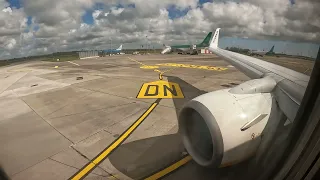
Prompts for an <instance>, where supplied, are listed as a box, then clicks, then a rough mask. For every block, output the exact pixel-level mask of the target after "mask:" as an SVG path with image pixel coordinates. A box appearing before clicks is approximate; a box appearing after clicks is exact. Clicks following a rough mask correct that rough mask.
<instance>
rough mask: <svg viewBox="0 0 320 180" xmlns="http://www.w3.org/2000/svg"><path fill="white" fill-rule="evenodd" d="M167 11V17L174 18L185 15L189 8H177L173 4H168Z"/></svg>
mask: <svg viewBox="0 0 320 180" xmlns="http://www.w3.org/2000/svg"><path fill="white" fill-rule="evenodd" d="M167 10H168V12H169V18H170V19H175V18H179V17H182V16H185V15H186V14H187V13H188V11H189V10H190V8H186V9H183V10H181V9H178V8H177V7H176V6H175V5H172V6H169V7H168V8H167Z"/></svg>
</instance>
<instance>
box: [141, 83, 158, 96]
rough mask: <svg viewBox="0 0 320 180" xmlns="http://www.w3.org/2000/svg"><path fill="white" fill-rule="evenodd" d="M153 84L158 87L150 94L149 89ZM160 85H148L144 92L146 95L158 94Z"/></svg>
mask: <svg viewBox="0 0 320 180" xmlns="http://www.w3.org/2000/svg"><path fill="white" fill-rule="evenodd" d="M151 86H154V87H156V92H155V93H154V94H149V89H150V87H151ZM158 91H159V86H158V85H148V87H147V90H146V92H145V93H144V96H156V95H158Z"/></svg>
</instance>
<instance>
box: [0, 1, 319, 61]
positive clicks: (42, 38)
mask: <svg viewBox="0 0 320 180" xmlns="http://www.w3.org/2000/svg"><path fill="white" fill-rule="evenodd" d="M96 3H102V4H104V5H103V6H101V7H100V8H99V10H95V9H93V13H92V17H93V19H94V22H93V24H92V25H88V24H84V23H83V22H82V16H83V15H84V14H85V12H86V10H88V9H92V8H93V7H94V5H95V4H96ZM119 4H121V6H119ZM133 4H134V6H133ZM8 6H9V4H8V3H7V2H6V1H4V0H0V10H2V11H0V43H1V47H3V48H4V49H6V53H3V52H1V50H0V55H1V54H2V56H3V57H0V59H1V58H7V57H12V56H14V55H15V56H23V55H31V54H36V53H45V52H46V53H50V52H53V51H64V50H76V49H82V48H85V49H90V48H92V49H100V48H108V47H109V41H110V40H109V39H110V37H112V39H113V43H132V44H133V45H135V46H136V47H140V45H141V44H145V43H146V38H145V37H146V36H148V40H149V41H150V42H153V43H159V44H160V46H161V44H163V43H186V42H187V43H189V42H194V40H195V39H202V38H203V36H204V35H205V34H206V33H208V32H209V31H213V30H215V28H217V27H220V28H223V31H222V32H223V35H227V36H238V37H246V38H257V39H284V40H293V41H312V42H320V34H319V33H320V31H319V30H320V18H319V17H320V11H319V9H320V2H316V1H314V0H304V1H303V0H296V2H295V4H294V5H291V4H290V2H289V1H288V0H243V1H240V2H234V1H226V2H221V1H214V2H208V3H205V4H203V6H201V7H199V6H198V0H176V1H174V2H173V1H171V0H161V1H159V0H148V1H145V0H69V1H65V0H56V1H52V0H41V1H34V0H22V6H23V7H22V8H21V9H15V8H10V7H8ZM172 6H174V7H175V8H176V9H179V10H181V11H183V10H185V9H190V10H189V11H188V13H187V14H185V15H182V16H181V17H179V18H176V19H170V17H169V12H168V10H167V8H168V7H172ZM28 16H31V17H32V24H31V25H30V26H27V17H28ZM36 27H37V28H36ZM26 29H28V30H29V31H26ZM34 29H36V30H34ZM117 45H118V44H117ZM115 46H116V45H115ZM131 47H132V46H131ZM8 53H9V54H8Z"/></svg>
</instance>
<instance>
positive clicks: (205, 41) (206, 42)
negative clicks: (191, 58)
mask: <svg viewBox="0 0 320 180" xmlns="http://www.w3.org/2000/svg"><path fill="white" fill-rule="evenodd" d="M211 36H212V32H209V33H208V35H207V36H206V37H205V38H204V40H203V41H202V43H200V44H199V45H197V46H200V47H208V46H209V43H210V39H211Z"/></svg>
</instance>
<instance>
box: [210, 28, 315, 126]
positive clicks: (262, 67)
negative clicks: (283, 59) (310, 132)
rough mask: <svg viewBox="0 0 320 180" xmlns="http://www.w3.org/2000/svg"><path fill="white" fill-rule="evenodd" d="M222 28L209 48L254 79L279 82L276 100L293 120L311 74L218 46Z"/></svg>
mask: <svg viewBox="0 0 320 180" xmlns="http://www.w3.org/2000/svg"><path fill="white" fill-rule="evenodd" d="M219 33H220V28H217V29H216V31H215V33H214V36H213V37H212V39H211V41H210V46H209V50H210V51H211V52H213V53H214V54H216V55H218V56H220V57H223V58H224V59H225V60H226V61H228V62H229V63H230V64H232V65H233V66H235V67H236V68H237V69H239V70H240V71H242V72H243V73H244V74H246V75H247V76H249V77H250V78H252V79H259V78H263V77H267V76H268V77H271V78H272V79H274V80H275V82H276V83H277V84H276V86H275V88H274V89H273V94H274V95H275V97H276V100H277V102H278V104H279V106H280V108H281V109H282V110H283V112H284V113H285V114H286V116H287V117H288V118H289V119H290V120H293V119H294V117H295V115H296V112H297V110H298V108H299V105H300V103H301V101H302V98H303V95H304V92H305V89H306V87H307V85H308V82H309V78H310V77H309V76H307V75H304V74H302V73H299V72H296V71H293V70H291V69H288V68H285V67H282V66H279V65H276V64H273V63H269V62H266V61H263V60H260V59H257V58H254V57H250V56H246V55H243V54H239V53H235V52H231V51H227V50H224V49H220V48H219V47H218V41H219Z"/></svg>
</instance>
